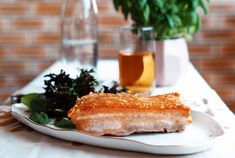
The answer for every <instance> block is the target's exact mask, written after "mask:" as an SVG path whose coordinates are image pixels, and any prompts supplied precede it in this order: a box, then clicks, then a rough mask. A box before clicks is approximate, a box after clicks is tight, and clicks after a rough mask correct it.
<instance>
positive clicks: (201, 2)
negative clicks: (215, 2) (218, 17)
mask: <svg viewBox="0 0 235 158" xmlns="http://www.w3.org/2000/svg"><path fill="white" fill-rule="evenodd" d="M199 5H200V6H201V7H202V10H203V12H204V14H207V13H208V9H207V6H206V4H205V3H204V0H199Z"/></svg>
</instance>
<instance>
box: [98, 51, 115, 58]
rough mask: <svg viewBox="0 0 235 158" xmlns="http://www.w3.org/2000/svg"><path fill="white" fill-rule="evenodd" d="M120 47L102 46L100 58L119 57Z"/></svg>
mask: <svg viewBox="0 0 235 158" xmlns="http://www.w3.org/2000/svg"><path fill="white" fill-rule="evenodd" d="M117 54H118V48H100V49H99V58H101V59H117Z"/></svg>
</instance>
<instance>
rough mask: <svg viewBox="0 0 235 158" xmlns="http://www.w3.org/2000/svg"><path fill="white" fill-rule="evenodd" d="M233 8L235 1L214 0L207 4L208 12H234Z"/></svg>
mask: <svg viewBox="0 0 235 158" xmlns="http://www.w3.org/2000/svg"><path fill="white" fill-rule="evenodd" d="M234 8H235V3H231V2H222V1H221V2H215V1H214V2H212V3H211V4H210V5H209V12H212V13H224V12H234Z"/></svg>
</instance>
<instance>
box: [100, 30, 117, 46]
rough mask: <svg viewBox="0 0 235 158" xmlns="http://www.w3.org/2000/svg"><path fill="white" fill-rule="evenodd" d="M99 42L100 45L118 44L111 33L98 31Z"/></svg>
mask: <svg viewBox="0 0 235 158" xmlns="http://www.w3.org/2000/svg"><path fill="white" fill-rule="evenodd" d="M98 38H99V42H100V43H104V44H114V43H115V42H118V41H117V40H115V37H114V33H113V32H108V31H106V32H104V31H102V32H101V31H100V32H99V37H98Z"/></svg>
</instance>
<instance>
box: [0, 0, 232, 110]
mask: <svg viewBox="0 0 235 158" xmlns="http://www.w3.org/2000/svg"><path fill="white" fill-rule="evenodd" d="M61 2H62V0H0V102H2V101H3V100H4V99H5V98H6V97H7V96H8V95H9V94H11V93H12V92H13V91H15V90H17V89H18V88H20V87H22V86H24V85H25V84H26V83H28V82H29V81H30V80H31V79H33V78H34V77H35V76H36V75H37V74H38V73H40V72H41V71H43V69H45V68H46V67H48V66H49V65H50V64H51V63H52V62H53V61H55V60H57V59H58V58H59V55H60V50H59V39H60V18H59V15H60V4H61ZM97 2H98V8H99V41H100V46H99V47H100V58H115V56H116V54H117V52H118V47H117V36H118V30H117V28H118V27H119V26H120V25H123V24H127V23H128V22H126V21H124V20H123V18H122V15H121V14H120V13H116V12H115V11H114V9H113V5H112V0H97ZM234 26H235V1H232V0H230V1H226V2H225V1H213V2H212V3H211V5H210V13H209V14H208V15H207V16H205V17H203V28H202V30H201V31H200V33H197V34H196V35H195V36H194V39H193V41H192V42H190V43H189V48H190V57H191V61H192V62H193V63H194V64H195V66H196V67H197V68H198V70H199V71H200V73H201V74H202V75H203V76H204V77H205V78H206V80H207V81H208V83H209V84H210V85H211V86H212V87H213V88H214V89H216V91H217V92H218V93H219V94H220V95H221V97H222V98H223V99H224V101H225V102H226V103H227V104H228V105H229V106H230V108H231V109H233V111H234V112H235V27H234Z"/></svg>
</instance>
